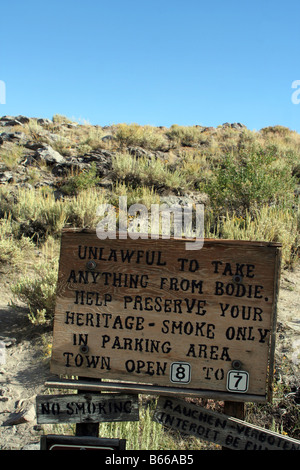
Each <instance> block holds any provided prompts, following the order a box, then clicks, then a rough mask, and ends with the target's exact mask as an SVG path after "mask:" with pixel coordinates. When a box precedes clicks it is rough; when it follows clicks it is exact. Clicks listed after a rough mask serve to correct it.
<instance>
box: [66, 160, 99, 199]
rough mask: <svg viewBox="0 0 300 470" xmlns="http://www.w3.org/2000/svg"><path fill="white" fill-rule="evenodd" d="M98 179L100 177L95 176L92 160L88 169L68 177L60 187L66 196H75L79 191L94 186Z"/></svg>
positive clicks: (95, 169)
mask: <svg viewBox="0 0 300 470" xmlns="http://www.w3.org/2000/svg"><path fill="white" fill-rule="evenodd" d="M99 181H100V178H99V177H98V176H97V167H96V164H95V162H94V163H93V164H92V165H91V167H90V168H89V169H88V170H83V171H81V172H80V173H79V174H78V175H74V176H71V177H70V178H68V180H67V182H66V183H64V184H62V186H61V188H60V189H61V191H62V192H63V193H65V194H66V195H68V196H76V195H77V194H79V193H80V191H83V190H86V189H89V188H94V187H95V186H96V185H97V184H98V183H99Z"/></svg>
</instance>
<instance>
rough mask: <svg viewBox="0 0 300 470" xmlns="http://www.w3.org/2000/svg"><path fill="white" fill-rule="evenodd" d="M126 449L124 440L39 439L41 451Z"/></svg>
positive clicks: (52, 436)
mask: <svg viewBox="0 0 300 470" xmlns="http://www.w3.org/2000/svg"><path fill="white" fill-rule="evenodd" d="M125 449H126V439H106V438H100V437H99V438H98V437H82V436H57V435H55V434H50V435H48V436H42V437H41V450H63V451H66V450H72V451H74V450H96V451H97V450H98V451H102V452H103V451H119V450H125Z"/></svg>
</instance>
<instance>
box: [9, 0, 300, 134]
mask: <svg viewBox="0 0 300 470" xmlns="http://www.w3.org/2000/svg"><path fill="white" fill-rule="evenodd" d="M0 15H1V22H0V34H1V41H0V80H1V81H2V82H4V83H5V85H6V103H5V104H0V115H5V114H8V115H18V114H23V115H26V116H31V117H48V118H50V119H51V118H52V116H53V115H54V114H62V115H65V116H67V117H69V118H72V119H74V120H77V121H80V122H83V121H88V122H90V123H91V124H98V125H102V126H104V125H110V124H117V123H121V122H127V123H133V122H135V123H138V124H141V125H145V124H150V125H154V126H166V127H169V126H171V125H172V124H179V125H195V124H202V125H205V126H218V125H219V124H222V123H224V122H241V123H243V124H245V125H246V126H247V127H248V128H249V129H256V130H259V129H261V128H262V127H265V126H269V125H277V124H279V125H283V126H287V127H290V128H291V129H294V130H297V131H298V132H300V104H293V103H292V100H291V97H292V93H293V92H294V91H295V90H293V89H292V83H293V82H294V81H295V80H300V66H299V64H300V60H299V56H300V47H299V46H300V24H299V23H300V2H299V0H292V1H290V0H286V1H284V2H283V1H282V0H281V1H278V0H273V1H269V0H260V1H258V0H252V1H242V0H239V1H235V0H227V1H224V0H214V1H213V2H208V1H207V0H206V1H202V0H198V1H196V0H185V1H178V0H172V1H171V0H160V1H158V0H151V1H150V0H149V1H141V0H122V1H121V0H109V1H102V0H59V1H58V0H52V1H51V2H42V1H41V0H14V1H13V2H4V1H3V2H2V3H1V6H0ZM299 97H300V93H299Z"/></svg>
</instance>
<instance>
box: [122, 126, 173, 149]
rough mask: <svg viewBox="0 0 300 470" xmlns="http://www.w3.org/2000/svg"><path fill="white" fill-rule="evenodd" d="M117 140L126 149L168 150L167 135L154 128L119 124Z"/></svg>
mask: <svg viewBox="0 0 300 470" xmlns="http://www.w3.org/2000/svg"><path fill="white" fill-rule="evenodd" d="M115 138H116V140H117V141H118V142H119V144H120V145H121V146H124V147H131V146H139V147H143V148H145V149H149V150H163V149H167V148H168V142H167V139H166V138H165V135H164V134H163V133H162V132H161V131H160V130H159V129H157V128H154V127H152V126H139V125H138V124H119V125H118V126H117V128H116V131H115Z"/></svg>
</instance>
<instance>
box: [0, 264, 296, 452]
mask: <svg viewBox="0 0 300 470" xmlns="http://www.w3.org/2000/svg"><path fill="white" fill-rule="evenodd" d="M299 279H300V266H298V268H297V269H296V270H295V271H294V272H288V271H284V272H283V273H282V276H281V288H280V296H279V305H278V320H277V343H276V358H277V361H278V362H279V363H280V361H281V360H282V359H283V358H286V359H285V360H287V361H288V363H290V365H291V370H292V371H293V374H294V379H295V381H296V382H297V383H298V384H299V383H300V284H299ZM10 299H11V295H10V292H9V288H8V285H7V284H5V283H3V282H2V285H1V299H0V341H2V342H4V343H5V344H6V347H5V353H6V363H5V364H2V365H1V364H0V450H20V449H23V450H31V449H32V448H33V449H39V442H40V436H41V435H42V434H43V432H44V431H43V429H42V428H41V426H39V425H37V424H36V418H35V399H36V395H38V394H42V393H44V391H45V386H44V383H45V381H46V380H47V379H49V378H51V374H50V371H49V357H47V354H46V351H47V342H49V341H51V331H48V332H46V333H45V329H44V328H42V327H37V326H34V325H32V324H31V323H30V322H29V320H28V317H27V311H26V309H22V308H20V309H18V310H17V311H16V310H15V309H13V308H12V307H10V306H9V302H10ZM33 444H35V446H33V447H32V445H33Z"/></svg>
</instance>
